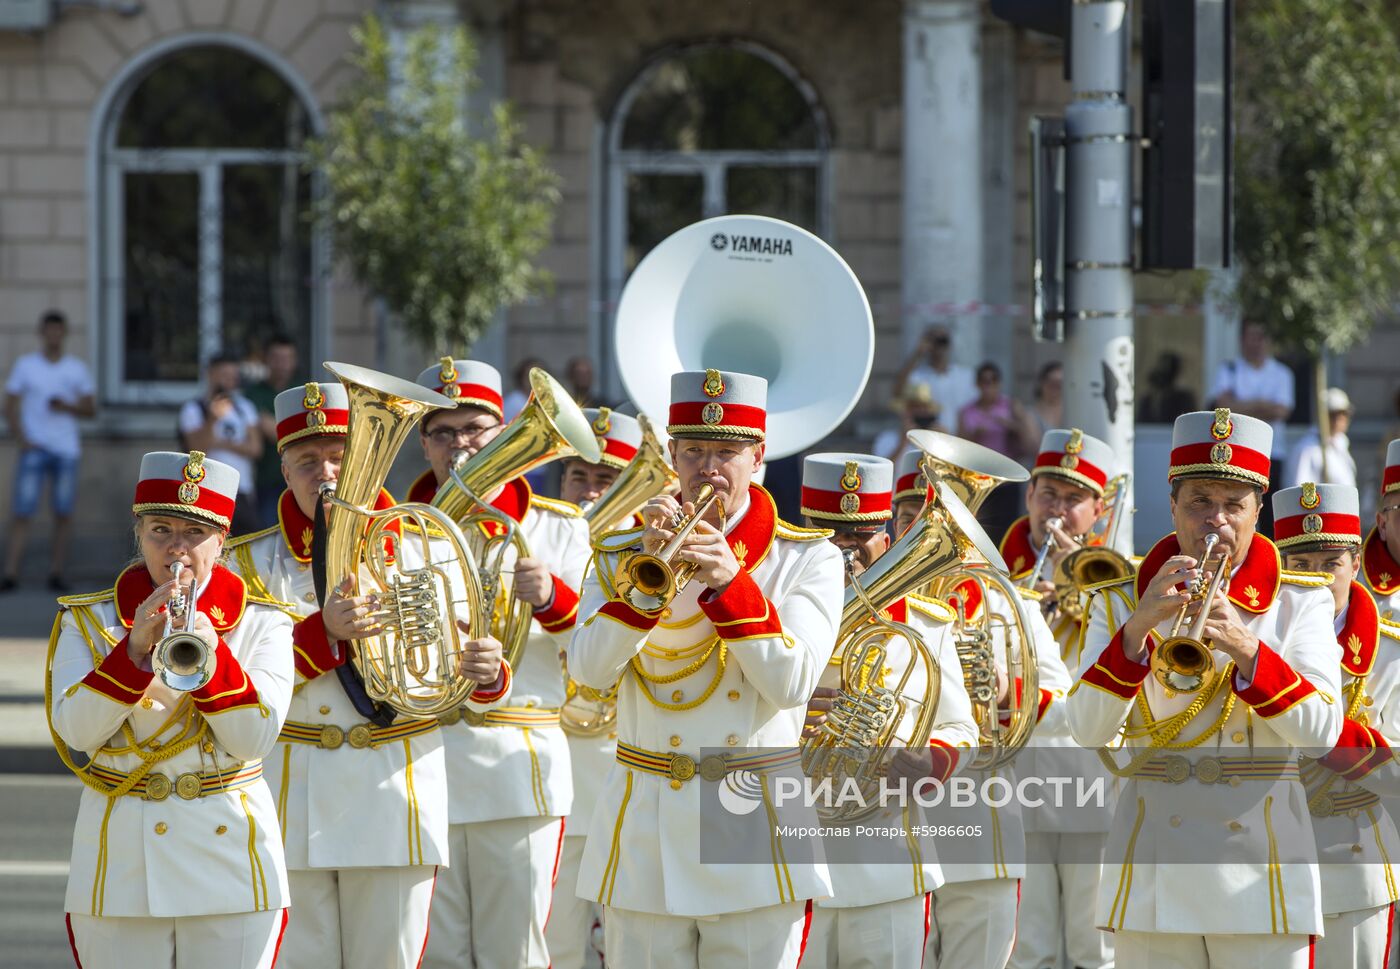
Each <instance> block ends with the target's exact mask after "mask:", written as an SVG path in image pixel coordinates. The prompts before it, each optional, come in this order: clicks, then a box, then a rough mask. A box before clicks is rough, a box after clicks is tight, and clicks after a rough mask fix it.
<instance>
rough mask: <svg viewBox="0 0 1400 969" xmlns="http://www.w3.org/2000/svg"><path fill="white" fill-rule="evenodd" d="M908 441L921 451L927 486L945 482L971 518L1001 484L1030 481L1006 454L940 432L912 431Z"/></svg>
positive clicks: (1025, 473) (1021, 468) (1026, 473)
mask: <svg viewBox="0 0 1400 969" xmlns="http://www.w3.org/2000/svg"><path fill="white" fill-rule="evenodd" d="M908 441H909V443H910V444H912V445H913V446H914V447H916V448H918V449H919V450H920V451H923V452H924V457H923V460H922V461H921V462H920V467H921V468H922V469H923V472H924V478H925V479H927V480H928V482H929V483H930V484H933V483H934V482H936V481H942V482H945V483H946V484H947V485H948V487H949V488H951V489H952V490H953V494H955V495H957V497H958V499H959V500H960V501H961V502H962V503H963V504H964V505H966V506H967V510H968V511H970V512H972V514H974V515H975V514H977V512H978V511H979V510H980V509H981V507H982V504H983V502H985V501H986V500H987V496H988V495H990V494H991V493H992V492H993V491H995V490H996V489H997V488H998V487H1000V486H1001V485H1004V484H1007V483H1018V482H1022V481H1026V480H1027V479H1029V478H1030V474H1029V473H1028V472H1027V471H1026V469H1025V468H1023V467H1021V466H1020V465H1019V464H1017V463H1016V462H1015V461H1013V460H1011V459H1010V458H1008V457H1006V456H1005V455H1002V454H998V453H997V452H995V451H993V450H992V449H991V448H986V447H983V446H982V445H980V444H973V443H972V442H971V441H964V440H963V439H962V438H960V437H954V436H953V435H951V434H944V433H943V432H942V431H926V430H922V429H918V430H913V431H910V432H909V434H908Z"/></svg>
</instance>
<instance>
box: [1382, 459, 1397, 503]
mask: <svg viewBox="0 0 1400 969" xmlns="http://www.w3.org/2000/svg"><path fill="white" fill-rule="evenodd" d="M1392 491H1400V464H1392V465H1391V466H1390V467H1388V468H1386V469H1385V475H1384V476H1383V477H1382V478H1381V494H1383V495H1385V494H1389V493H1390V492H1392Z"/></svg>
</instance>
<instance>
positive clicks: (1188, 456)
mask: <svg viewBox="0 0 1400 969" xmlns="http://www.w3.org/2000/svg"><path fill="white" fill-rule="evenodd" d="M1218 446H1219V445H1218V444H1215V443H1211V442H1204V443H1200V444H1183V445H1182V446H1181V447H1178V448H1172V456H1171V466H1172V468H1184V467H1193V471H1190V472H1175V473H1173V474H1172V475H1171V476H1172V477H1175V476H1176V474H1180V473H1186V474H1191V473H1197V472H1195V471H1194V468H1195V467H1199V468H1200V472H1201V473H1204V472H1205V471H1207V470H1211V469H1214V470H1218V471H1219V472H1220V473H1221V474H1224V475H1228V474H1229V472H1230V471H1232V470H1233V471H1236V472H1244V473H1246V474H1247V475H1258V476H1259V477H1261V478H1263V479H1264V480H1265V481H1266V482H1267V481H1268V480H1269V456H1268V455H1267V454H1260V453H1259V452H1258V451H1255V450H1252V449H1250V448H1247V447H1241V446H1240V445H1238V444H1231V445H1230V460H1229V461H1228V462H1225V463H1223V464H1222V463H1217V462H1215V461H1212V460H1211V458H1210V455H1211V451H1213V450H1214V449H1215V448H1216V447H1218Z"/></svg>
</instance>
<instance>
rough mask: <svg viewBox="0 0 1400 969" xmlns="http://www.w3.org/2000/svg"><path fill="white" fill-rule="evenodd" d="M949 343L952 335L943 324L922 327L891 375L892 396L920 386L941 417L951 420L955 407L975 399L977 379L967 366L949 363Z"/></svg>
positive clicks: (951, 342) (961, 406)
mask: <svg viewBox="0 0 1400 969" xmlns="http://www.w3.org/2000/svg"><path fill="white" fill-rule="evenodd" d="M952 346H953V338H952V336H950V335H949V333H948V328H947V327H946V326H941V325H940V326H931V327H929V328H928V329H927V330H925V331H924V335H923V337H921V338H920V340H919V346H918V347H917V348H916V349H915V351H914V352H913V353H912V354H911V355H910V357H909V362H908V363H906V364H905V365H904V369H902V370H901V371H900V372H899V375H898V376H897V377H895V380H894V396H895V399H899V398H900V397H902V396H903V395H904V393H905V390H906V389H907V388H909V387H913V386H921V387H924V388H926V389H927V390H928V394H929V396H930V397H932V398H933V400H934V401H935V402H936V403H937V404H938V411H939V413H940V414H942V415H943V417H944V421H945V422H954V423H955V422H956V421H957V414H958V411H960V410H962V409H963V407H965V406H966V405H968V404H970V403H972V402H973V401H974V400H976V399H977V382H976V381H975V380H973V378H972V371H971V370H969V369H968V368H967V367H964V366H963V365H962V364H960V363H953V360H952Z"/></svg>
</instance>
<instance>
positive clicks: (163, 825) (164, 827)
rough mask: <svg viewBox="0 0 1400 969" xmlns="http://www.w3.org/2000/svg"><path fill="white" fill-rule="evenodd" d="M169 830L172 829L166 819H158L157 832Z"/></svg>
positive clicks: (162, 832)
mask: <svg viewBox="0 0 1400 969" xmlns="http://www.w3.org/2000/svg"><path fill="white" fill-rule="evenodd" d="M169 830H170V825H168V824H166V823H165V822H164V821H157V822H156V834H165V832H167V831H169Z"/></svg>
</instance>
